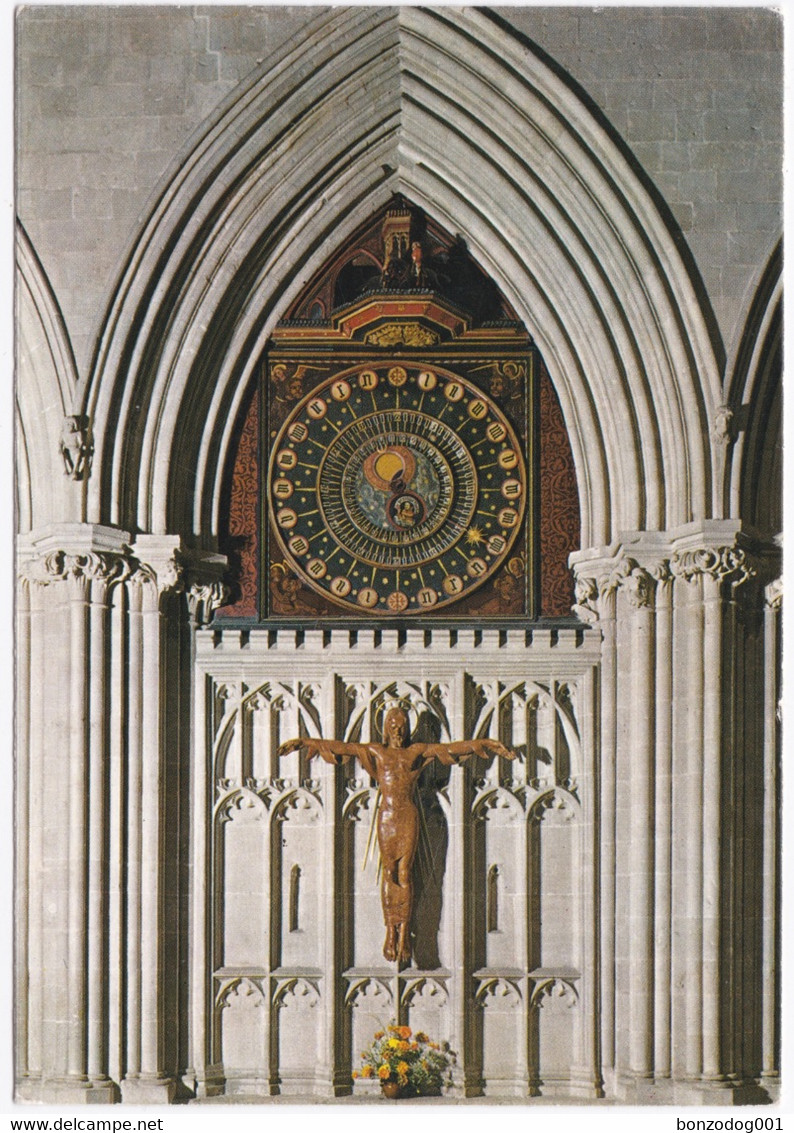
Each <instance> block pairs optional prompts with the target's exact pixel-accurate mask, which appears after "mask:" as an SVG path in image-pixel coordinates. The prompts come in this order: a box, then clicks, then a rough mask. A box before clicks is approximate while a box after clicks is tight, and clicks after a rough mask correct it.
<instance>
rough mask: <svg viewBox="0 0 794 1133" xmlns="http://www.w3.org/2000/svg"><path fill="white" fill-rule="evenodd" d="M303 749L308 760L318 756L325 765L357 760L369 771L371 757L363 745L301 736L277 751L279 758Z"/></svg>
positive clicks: (289, 741) (287, 742)
mask: <svg viewBox="0 0 794 1133" xmlns="http://www.w3.org/2000/svg"><path fill="white" fill-rule="evenodd" d="M300 748H303V749H304V750H305V751H306V754H307V756H308V757H309V759H314V757H315V756H317V755H319V756H320V758H321V759H324V760H325V761H326V763H347V761H348V759H358V760H360V761H361V762H362V764H363V765H364V768H365V770H367V771H369V768H370V765H371V763H372V756H371V753H370V751H369V748H368V747H366V745H365V744H346V743H344V742H343V741H342V740H317V739H314V738H313V737H312V736H303V737H302V738H301V739H299V740H287V741H286V743H283V744H282V745H281V746H280V748H279V749H278V754H279V758H281V756H282V755H288V754H289V753H290V752H291V751H298V750H299V749H300Z"/></svg>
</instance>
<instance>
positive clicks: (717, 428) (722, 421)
mask: <svg viewBox="0 0 794 1133" xmlns="http://www.w3.org/2000/svg"><path fill="white" fill-rule="evenodd" d="M734 424H735V423H734V412H733V410H732V409H730V408H729V407H728V406H727V405H720V406H719V407H718V408H717V409H716V410H715V411H714V423H713V425H712V427H711V436H712V439H713V440H714V441H716V443H717V444H718V445H722V446H723V447H725V446H727V445H729V444H730V443H731V441H733V440H735V439H736V438H735V427H734Z"/></svg>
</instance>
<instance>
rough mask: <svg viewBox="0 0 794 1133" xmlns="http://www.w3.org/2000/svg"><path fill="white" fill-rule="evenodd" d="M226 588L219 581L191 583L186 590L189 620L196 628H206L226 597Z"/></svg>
mask: <svg viewBox="0 0 794 1133" xmlns="http://www.w3.org/2000/svg"><path fill="white" fill-rule="evenodd" d="M228 593H229V591H228V587H227V586H226V584H225V583H223V582H221V581H220V579H214V580H213V581H211V582H200V581H196V580H194V581H192V582H190V583H189V585H188V589H187V604H188V610H189V611H190V620H191V621H192V622H193V624H194V625H196V626H207V625H209V624H210V622H211V621H212V619H213V618H214V617H215V613H216V611H217V610H219V609H220V608H221V606H223V604H224V603H225V601H226V599H227V597H228Z"/></svg>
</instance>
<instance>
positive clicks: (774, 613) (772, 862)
mask: <svg viewBox="0 0 794 1133" xmlns="http://www.w3.org/2000/svg"><path fill="white" fill-rule="evenodd" d="M779 658H780V610H779V607H778V606H776V605H772V604H770V605H768V606H767V607H766V610H765V615H764V850H763V881H762V884H763V924H762V929H761V933H762V936H761V947H762V951H763V960H762V965H761V970H762V972H763V985H762V989H761V1026H762V1050H761V1073H762V1075H764V1076H765V1077H776V1076H777V1075H778V1074H779V1073H780V1068H779V1066H778V1013H777V1002H778V995H777V981H778V974H777V973H778V963H779V957H778V927H777V917H778V885H779V881H778V856H777V843H778V821H779V807H780V799H779V786H778V767H779V758H780V754H779V735H778V723H777V710H778V697H779V687H778V679H779V678H778V665H779Z"/></svg>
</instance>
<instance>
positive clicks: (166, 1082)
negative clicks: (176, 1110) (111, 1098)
mask: <svg viewBox="0 0 794 1133" xmlns="http://www.w3.org/2000/svg"><path fill="white" fill-rule="evenodd" d="M175 1095H176V1082H175V1081H174V1079H173V1078H158V1077H155V1076H154V1075H152V1076H151V1077H148V1076H146V1075H143V1074H142V1075H141V1076H140V1078H125V1079H124V1080H123V1082H122V1083H121V1100H122V1101H123V1102H125V1103H128V1104H130V1105H170V1104H171V1102H172V1101H173V1100H174V1096H175Z"/></svg>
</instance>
